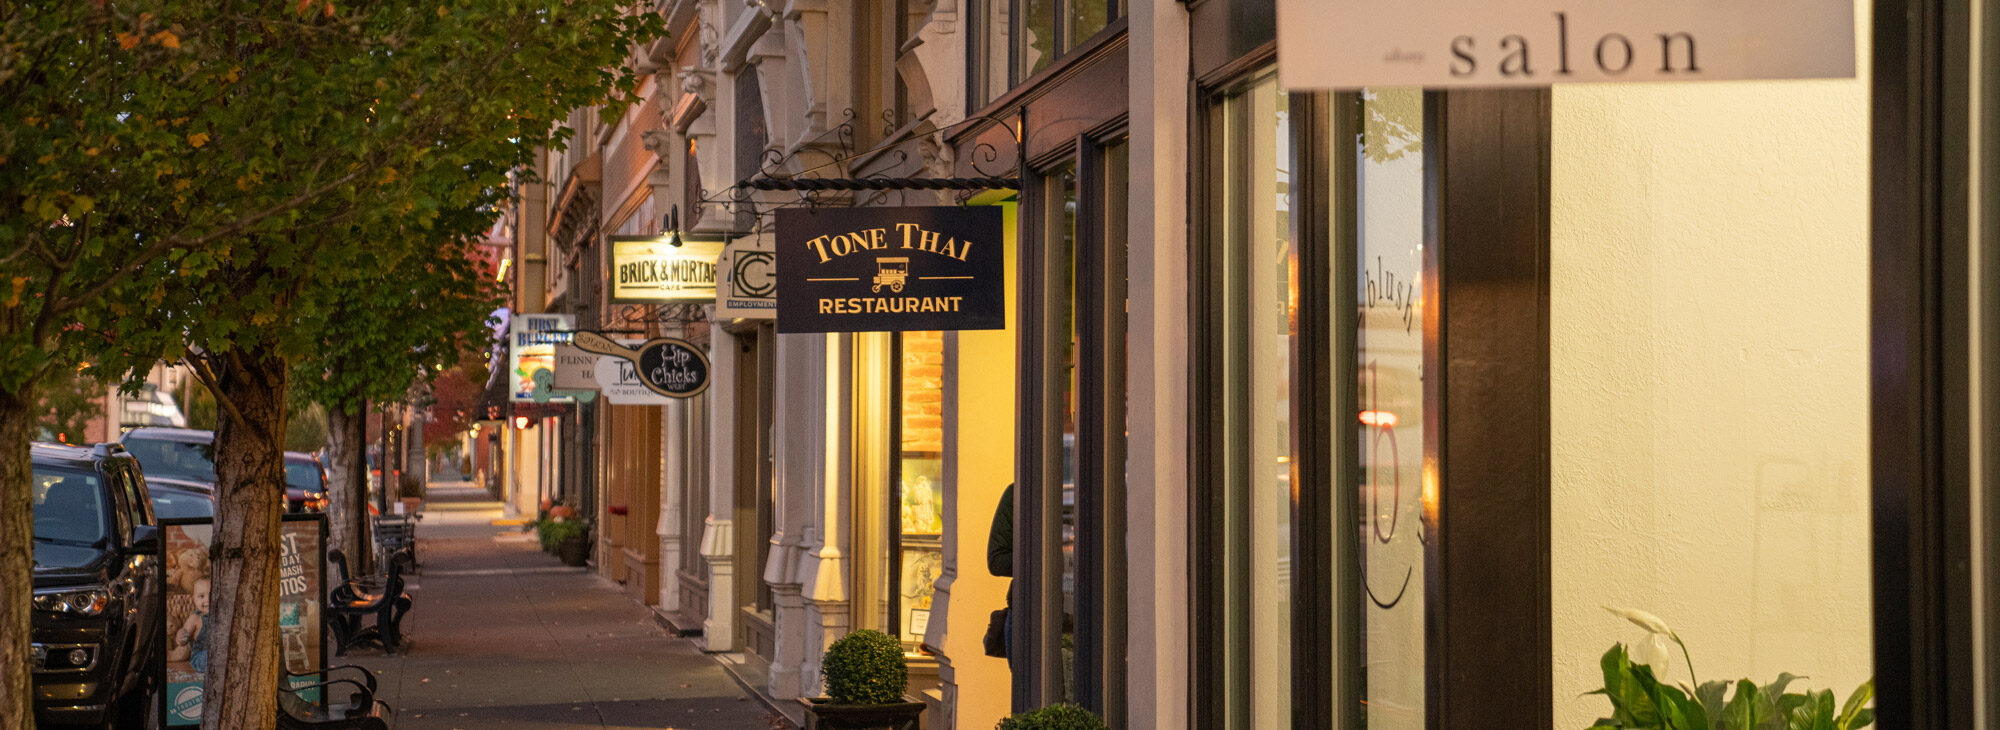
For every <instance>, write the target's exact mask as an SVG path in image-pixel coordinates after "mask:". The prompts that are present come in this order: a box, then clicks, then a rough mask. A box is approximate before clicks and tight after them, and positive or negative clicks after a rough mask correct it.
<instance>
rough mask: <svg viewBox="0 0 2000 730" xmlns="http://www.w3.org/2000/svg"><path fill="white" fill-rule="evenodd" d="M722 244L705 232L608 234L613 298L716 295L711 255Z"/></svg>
mask: <svg viewBox="0 0 2000 730" xmlns="http://www.w3.org/2000/svg"><path fill="white" fill-rule="evenodd" d="M676 240H678V241H679V244H678V245H676V244H675V243H674V241H676ZM722 244H723V242H722V239H719V238H713V237H705V236H680V237H677V238H673V239H669V238H666V237H662V236H612V237H611V276H610V281H611V301H613V302H617V303H621V304H638V303H662V302H669V303H670V302H699V303H707V302H713V301H715V258H716V257H717V256H719V255H721V253H722Z"/></svg>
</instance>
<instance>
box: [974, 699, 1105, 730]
mask: <svg viewBox="0 0 2000 730" xmlns="http://www.w3.org/2000/svg"><path fill="white" fill-rule="evenodd" d="M999 730H1110V728H1109V727H1108V726H1106V725H1105V724H1104V721H1103V720H1101V719H1098V717H1097V716H1096V715H1093V714H1091V713H1090V711H1089V710H1086V709H1083V708H1081V707H1078V706H1076V705H1072V704H1068V703H1063V704H1055V705H1049V706H1048V707H1044V708H1042V709H1039V710H1029V711H1027V712H1023V713H1021V714H1019V715H1015V716H1013V717H1009V718H1007V719H1004V720H1001V721H1000V726H999Z"/></svg>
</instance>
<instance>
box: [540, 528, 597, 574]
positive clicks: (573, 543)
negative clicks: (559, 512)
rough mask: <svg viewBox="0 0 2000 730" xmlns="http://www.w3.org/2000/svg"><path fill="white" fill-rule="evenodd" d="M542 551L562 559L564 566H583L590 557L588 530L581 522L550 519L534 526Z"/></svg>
mask: <svg viewBox="0 0 2000 730" xmlns="http://www.w3.org/2000/svg"><path fill="white" fill-rule="evenodd" d="M535 531H536V533H538V534H539V536H540V537H541V540H542V549H543V550H546V551H548V552H550V553H552V554H554V555H555V556H556V557H559V558H562V561H563V564H564V565H583V563H584V560H585V559H586V558H588V557H590V540H589V538H588V536H589V533H590V529H589V526H588V525H585V524H584V523H583V522H582V521H581V520H576V519H564V518H561V517H550V518H548V519H545V520H542V521H541V522H538V523H536V524H535Z"/></svg>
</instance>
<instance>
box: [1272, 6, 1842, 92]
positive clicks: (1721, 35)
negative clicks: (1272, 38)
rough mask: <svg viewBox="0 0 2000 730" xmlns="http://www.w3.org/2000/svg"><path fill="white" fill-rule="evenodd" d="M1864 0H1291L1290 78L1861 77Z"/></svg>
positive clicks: (1451, 82) (1284, 14)
mask: <svg viewBox="0 0 2000 730" xmlns="http://www.w3.org/2000/svg"><path fill="white" fill-rule="evenodd" d="M1854 9H1855V6H1854V3H1853V1H1852V0H1842V1H1839V2H1829V1H1828V0H1480V1H1479V2H1465V1H1464V0H1396V1H1395V2H1388V1H1387V0H1278V52H1279V54H1280V57H1281V58H1282V59H1283V63H1281V64H1279V70H1278V73H1279V75H1280V76H1281V77H1282V81H1283V82H1284V85H1285V87H1286V88H1291V89H1316V88H1318V89H1328V88H1330V89H1354V88H1359V87H1363V86H1427V87H1477V86H1547V85H1549V84H1552V83H1560V82H1575V81H1727V80H1746V79H1811V78H1852V77H1853V76H1854V71H1855V68H1854V65H1855V37H1854Z"/></svg>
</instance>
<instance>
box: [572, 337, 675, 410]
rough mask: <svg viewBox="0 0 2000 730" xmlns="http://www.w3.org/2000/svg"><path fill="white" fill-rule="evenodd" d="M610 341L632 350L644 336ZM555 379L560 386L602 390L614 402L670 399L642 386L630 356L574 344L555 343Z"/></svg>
mask: <svg viewBox="0 0 2000 730" xmlns="http://www.w3.org/2000/svg"><path fill="white" fill-rule="evenodd" d="M612 342H615V343H617V344H618V345H619V346H621V347H624V348H626V349H629V350H632V351H634V352H637V351H639V349H640V348H642V347H643V346H644V345H645V344H646V341H645V340H636V339H625V338H618V339H613V340H612ZM555 383H556V387H557V388H559V389H562V390H572V391H584V392H594V393H602V394H603V395H604V400H606V401H608V402H610V403H611V404H612V405H616V406H657V405H664V404H666V403H667V402H668V401H669V400H671V399H670V398H669V397H668V396H665V395H661V394H659V393H655V392H653V389H652V388H649V387H647V386H646V383H645V381H643V380H641V379H640V378H639V366H638V364H637V363H635V362H633V361H632V360H629V359H626V358H623V357H613V356H609V355H603V354H599V353H595V352H591V351H589V350H585V349H583V348H581V347H578V346H576V345H575V344H568V345H557V346H556V379H555Z"/></svg>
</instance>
